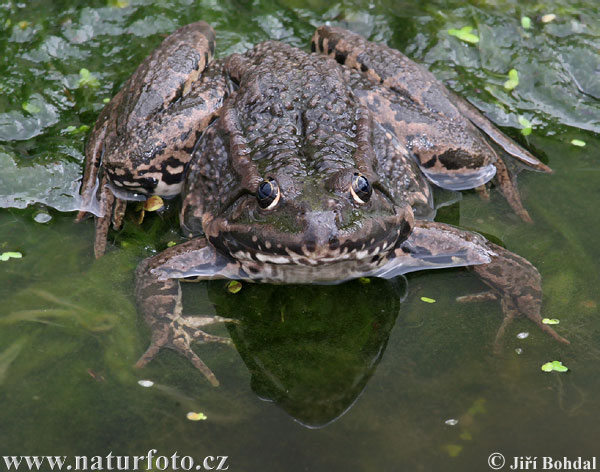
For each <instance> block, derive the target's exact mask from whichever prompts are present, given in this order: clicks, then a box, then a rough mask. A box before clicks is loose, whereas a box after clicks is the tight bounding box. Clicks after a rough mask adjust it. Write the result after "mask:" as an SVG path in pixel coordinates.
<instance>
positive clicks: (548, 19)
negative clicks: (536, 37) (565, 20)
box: [542, 13, 556, 23]
mask: <svg viewBox="0 0 600 472" xmlns="http://www.w3.org/2000/svg"><path fill="white" fill-rule="evenodd" d="M554 20H556V15H555V14H554V13H548V14H547V15H544V16H542V23H550V22H551V21H554Z"/></svg>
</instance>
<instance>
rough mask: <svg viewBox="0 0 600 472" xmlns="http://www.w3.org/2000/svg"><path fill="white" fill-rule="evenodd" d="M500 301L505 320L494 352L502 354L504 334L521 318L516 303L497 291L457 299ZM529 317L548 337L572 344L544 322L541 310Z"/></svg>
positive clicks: (497, 334)
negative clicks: (513, 322) (516, 319)
mask: <svg viewBox="0 0 600 472" xmlns="http://www.w3.org/2000/svg"><path fill="white" fill-rule="evenodd" d="M498 299H500V303H501V305H502V312H503V313H504V319H503V320H502V324H501V325H500V327H499V328H498V331H497V332H496V338H495V340H494V352H496V353H500V351H501V347H502V340H503V338H504V334H505V332H506V328H508V326H509V325H510V324H511V323H512V321H513V320H514V319H515V318H517V317H519V316H520V313H519V308H518V307H517V306H516V305H515V303H514V302H513V301H512V300H511V299H510V298H502V297H501V295H500V294H499V293H498V292H497V291H495V290H488V291H487V292H481V293H475V294H472V295H463V296H460V297H456V301H457V302H459V303H474V302H486V301H494V300H498ZM526 315H527V317H528V318H529V319H530V320H531V321H533V322H534V323H535V324H536V325H538V327H539V328H540V329H541V330H542V331H544V332H545V333H546V334H547V335H548V336H551V337H553V338H554V339H556V340H557V341H558V342H560V343H563V344H570V343H569V341H568V340H567V339H565V338H563V337H562V336H560V335H559V334H558V333H557V332H556V331H555V330H553V329H552V328H551V327H550V326H548V325H546V324H544V323H543V322H542V317H541V315H540V312H539V309H537V310H535V309H534V310H533V311H531V312H528V313H527V314H526Z"/></svg>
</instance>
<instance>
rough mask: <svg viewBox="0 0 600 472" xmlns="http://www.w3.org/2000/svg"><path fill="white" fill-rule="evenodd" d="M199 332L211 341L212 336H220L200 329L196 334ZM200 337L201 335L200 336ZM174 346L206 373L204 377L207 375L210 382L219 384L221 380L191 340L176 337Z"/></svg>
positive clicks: (215, 384)
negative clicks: (196, 351)
mask: <svg viewBox="0 0 600 472" xmlns="http://www.w3.org/2000/svg"><path fill="white" fill-rule="evenodd" d="M198 333H202V335H205V336H206V338H207V340H209V341H210V338H217V337H218V336H211V335H208V334H206V333H204V332H202V331H198V332H196V333H194V334H195V335H198ZM198 337H200V336H198ZM172 347H173V349H175V350H176V351H178V352H180V353H181V354H183V355H184V356H185V357H187V359H188V360H189V361H190V362H191V363H192V365H193V366H194V367H195V368H196V369H198V370H199V371H200V372H202V373H203V374H204V377H206V379H207V380H208V381H209V382H210V384H211V385H212V386H213V387H218V386H219V381H218V380H217V377H216V376H215V374H213V372H212V370H210V368H209V367H208V366H207V365H206V364H205V363H204V361H203V360H202V359H200V357H198V355H197V354H196V353H195V352H194V351H193V350H192V348H191V346H190V342H189V340H188V339H187V338H186V337H183V336H180V337H178V338H176V339H174V340H173V345H172Z"/></svg>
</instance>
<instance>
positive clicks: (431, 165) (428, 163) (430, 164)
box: [422, 155, 437, 169]
mask: <svg viewBox="0 0 600 472" xmlns="http://www.w3.org/2000/svg"><path fill="white" fill-rule="evenodd" d="M436 160H437V156H435V155H434V156H433V157H432V158H431V159H429V160H428V161H427V162H424V163H423V164H422V165H423V167H425V168H426V169H429V168H430V167H433V166H434V165H435V161H436Z"/></svg>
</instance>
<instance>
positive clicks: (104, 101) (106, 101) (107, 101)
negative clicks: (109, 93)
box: [102, 98, 110, 103]
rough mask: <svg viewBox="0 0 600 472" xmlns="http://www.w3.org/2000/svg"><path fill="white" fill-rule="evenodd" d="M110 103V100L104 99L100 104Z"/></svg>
mask: <svg viewBox="0 0 600 472" xmlns="http://www.w3.org/2000/svg"><path fill="white" fill-rule="evenodd" d="M109 102H110V98H105V99H104V100H102V103H109Z"/></svg>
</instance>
